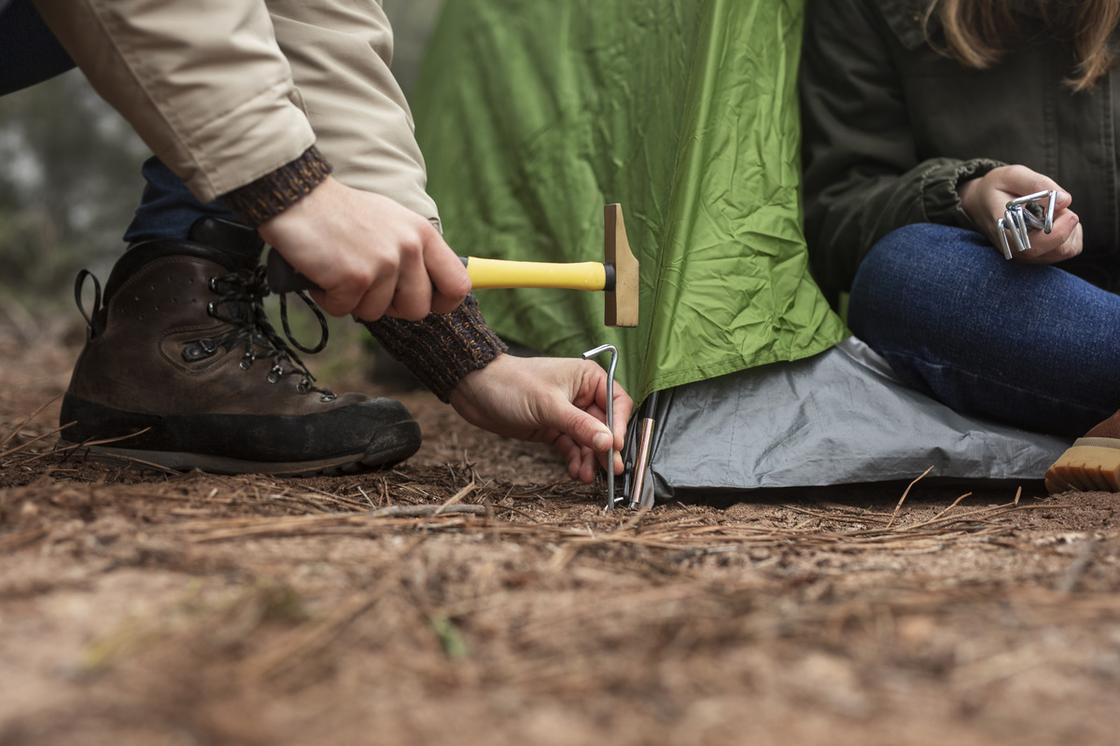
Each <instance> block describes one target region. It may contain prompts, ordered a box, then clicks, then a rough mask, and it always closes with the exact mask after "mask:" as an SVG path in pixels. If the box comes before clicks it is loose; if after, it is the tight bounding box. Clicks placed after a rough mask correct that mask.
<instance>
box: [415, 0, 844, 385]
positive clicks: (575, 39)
mask: <svg viewBox="0 0 1120 746" xmlns="http://www.w3.org/2000/svg"><path fill="white" fill-rule="evenodd" d="M802 14H803V7H802V2H800V0H609V2H606V1H604V0H564V2H556V1H554V0H450V1H449V2H447V3H446V8H445V11H444V14H443V17H442V18H441V20H440V23H439V25H438V27H437V29H436V32H435V34H434V36H433V39H432V41H431V46H430V50H431V51H430V52H429V56H428V58H427V60H426V62H425V65H424V72H423V74H422V76H421V81H420V83H419V85H418V86H417V91H416V95H415V102H414V103H415V113H416V120H417V126H418V136H419V138H420V144H421V147H422V148H423V151H424V153H425V157H426V160H427V163H428V170H429V174H430V189H431V192H432V194H433V195H434V196H435V198H436V200H437V202H438V204H439V206H440V212H441V216H442V219H443V223H444V227H445V230H446V235H447V237H448V240H449V242H450V243H451V245H452V246H453V247H455V248H456V250H457V251H458V252H459V253H460V254H470V255H473V256H483V257H494V258H507V259H527V260H537V261H586V260H595V259H598V260H601V259H602V252H603V205H604V203H607V202H621V203H622V205H623V209H624V211H625V218H626V225H627V229H628V232H629V236H630V242H631V244H632V246H633V248H634V250H635V253H637V254H638V257H639V259H640V260H641V265H642V279H641V304H642V307H641V325H640V327H639V328H637V329H632V330H617V329H607V328H606V327H604V326H603V300H602V295H601V294H597V293H578V292H570V291H556V290H514V291H510V290H486V291H479V293H478V297H479V300H480V302H481V304H482V307H483V309H484V311H485V314H486V318H487V319H488V320H489V322H490V323H491V324H492V325H493V326H494V327H495V328H496V329H497V330H498V331H499V333H501V334H502V335H503V336H505V337H507V338H509V339H513V340H515V341H518V342H521V343H523V344H525V345H528V346H530V347H533V348H536V349H540V350H543V351H547V352H549V353H552V354H557V355H569V356H575V355H578V354H579V353H580V352H582V351H583V350H586V349H588V348H589V347H591V346H593V345H597V344H600V343H603V342H613V343H615V344H617V345H618V346H619V349H620V352H621V356H620V362H619V378H620V380H622V381H623V383H624V384H625V385H626V387H627V388H628V390H629V391H630V392H631V394H633V395H634V396H635V398H636V399H639V400H640V399H642V398H644V397H645V396H646V395H647V394H648V393H650V392H652V391H655V390H660V389H665V388H668V387H672V386H677V385H681V384H686V383H691V382H693V381H698V380H703V379H708V378H714V377H716V376H720V375H723V374H726V373H731V372H734V371H738V370H743V369H745V368H750V367H754V366H758V365H763V364H766V363H773V362H778V361H788V360H797V359H801V358H805V357H808V356H810V355H814V354H816V353H819V352H821V351H823V350H826V349H828V348H829V347H831V346H832V345H833V344H835V343H836V342H838V341H839V340H840V339H842V338H843V337H844V336H845V330H844V326H843V324H842V323H841V321H840V320H839V318H837V317H836V316H835V315H834V314H833V313H832V311H831V310H830V309H829V306H828V304H827V302H826V301H825V299H824V298H823V296H822V295H821V293H820V292H819V291H818V289H817V286H816V285H815V284H814V282H813V280H812V278H811V277H810V275H809V269H808V261H807V253H806V249H805V242H804V238H803V236H802V231H801V221H800V214H799V210H800V205H799V197H798V186H799V174H800V167H799V147H800V138H799V129H798V111H797V98H796V79H797V66H798V55H799V50H800V43H801V27H802Z"/></svg>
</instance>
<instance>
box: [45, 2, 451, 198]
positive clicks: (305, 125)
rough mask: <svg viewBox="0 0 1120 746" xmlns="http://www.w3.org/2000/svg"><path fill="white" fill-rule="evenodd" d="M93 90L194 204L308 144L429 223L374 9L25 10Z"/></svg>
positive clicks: (388, 37)
mask: <svg viewBox="0 0 1120 746" xmlns="http://www.w3.org/2000/svg"><path fill="white" fill-rule="evenodd" d="M36 6H37V7H38V9H39V11H40V13H41V14H42V16H43V18H44V19H45V20H46V22H47V23H48V25H49V26H50V27H51V29H52V31H54V33H55V35H56V36H57V37H58V38H59V40H60V41H61V42H62V44H63V46H65V47H66V49H67V51H69V52H70V55H71V56H72V57H73V58H74V61H75V62H76V63H77V64H78V65H79V66H80V67H81V68H82V70H83V71H84V72H85V74H86V76H87V77H88V78H89V80H90V82H91V83H92V84H93V86H94V88H95V89H97V91H98V93H100V94H101V95H102V96H103V97H104V98H105V99H106V100H108V101H109V102H110V103H111V104H112V105H113V106H114V107H116V109H117V110H118V111H119V112H121V114H122V115H124V117H125V118H126V119H127V120H128V121H129V123H131V124H132V126H133V127H134V128H135V129H136V131H137V133H139V135H140V137H141V138H143V139H144V141H145V142H146V143H147V144H148V146H149V147H150V148H151V149H152V151H153V152H154V153H155V154H156V155H157V156H159V158H160V159H161V160H162V161H163V162H164V163H166V164H167V166H168V167H170V168H171V170H173V171H174V172H175V173H176V174H178V175H179V176H180V177H181V178H182V179H183V181H184V182H186V184H187V186H189V187H190V189H191V191H192V192H193V193H194V194H195V196H196V197H198V198H199V199H200V200H202V201H204V202H208V201H210V200H212V199H215V198H216V197H218V196H221V195H223V194H226V193H228V192H230V191H232V190H234V189H236V188H237V187H240V186H244V185H245V184H248V183H249V182H251V181H254V180H255V179H257V178H259V177H261V176H263V175H265V174H267V173H269V172H271V171H274V170H276V169H277V168H279V167H280V166H283V165H284V164H285V163H288V162H290V161H293V160H295V159H296V158H298V157H299V156H300V155H301V154H302V153H303V152H304V151H305V150H307V148H308V147H310V146H311V145H312V144H317V146H318V148H319V150H320V152H321V153H322V154H323V155H324V156H325V157H326V158H327V160H329V161H330V162H331V163H332V165H333V166H334V168H335V176H336V177H337V178H339V179H340V180H341V181H342V182H343V183H346V184H347V185H349V186H352V187H355V188H358V189H364V190H367V191H371V192H376V193H379V194H382V195H385V196H388V197H391V198H393V199H395V200H397V201H398V202H400V203H401V204H403V205H404V206H406V207H408V208H410V209H412V210H414V211H416V212H418V213H420V214H421V215H423V216H424V217H426V218H429V219H436V218H437V212H436V207H435V204H434V203H433V201H432V199H431V198H430V197H429V196H428V194H427V192H426V191H425V186H426V177H425V170H424V161H423V158H422V156H421V155H420V149H419V148H418V147H417V145H416V140H415V137H414V135H413V123H412V115H411V113H410V112H409V109H408V104H407V103H406V101H405V98H404V95H403V94H402V93H401V90H400V87H399V86H398V85H397V83H396V81H395V80H394V78H393V75H392V73H391V72H390V71H389V62H390V60H391V58H392V53H393V35H392V29H391V28H390V26H389V20H388V19H387V18H386V17H385V12H384V10H383V9H382V7H381V2H380V0H304V1H301V0H192V2H176V1H175V0H36Z"/></svg>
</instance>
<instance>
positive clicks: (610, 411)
mask: <svg viewBox="0 0 1120 746" xmlns="http://www.w3.org/2000/svg"><path fill="white" fill-rule="evenodd" d="M604 352H610V353H611V362H610V365H609V366H608V368H607V428H608V429H609V430H610V431H611V438H612V439H613V438H614V371H615V368H616V366H617V365H618V348H617V347H615V346H614V345H599V346H598V347H596V348H595V349H593V350H588V351H587V352H585V353H583V355H581V357H582V358H583V359H584V360H590V359H591V358H593V357H596V356H598V355H602V354H603V353H604ZM614 454H615V450H614V440H611V450H610V453H609V454H607V510H613V509H614V508H615V507H616V506H617V503H616V502H615V496H614Z"/></svg>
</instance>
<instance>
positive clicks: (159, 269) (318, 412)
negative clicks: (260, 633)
mask: <svg viewBox="0 0 1120 746" xmlns="http://www.w3.org/2000/svg"><path fill="white" fill-rule="evenodd" d="M191 239H192V240H191V241H149V242H145V243H142V244H138V245H136V246H134V247H132V248H131V249H129V250H128V252H127V253H126V254H125V255H124V256H123V257H121V259H120V260H119V261H118V262H117V264H116V266H115V267H114V268H113V271H112V273H111V275H110V276H109V281H108V282H107V283H106V285H105V296H104V304H103V305H102V303H101V298H100V296H101V289H100V286H99V285H98V283H97V280H96V278H93V281H94V289H95V291H96V296H97V297H96V298H95V301H94V309H93V313H92V314H90V315H88V316H86V321H87V323H88V326H89V333H88V339H87V341H86V345H85V348H84V349H83V350H82V354H81V356H80V357H79V358H78V362H77V364H76V365H75V367H74V374H73V377H72V378H71V380H70V388H69V390H68V391H67V392H66V397H65V399H64V400H63V404H62V415H61V418H60V419H61V424H62V425H64V426H66V427H65V429H64V430H63V431H62V433H61V437H62V439H63V440H65V441H68V442H70V443H90V444H91V451H94V452H96V453H98V454H100V455H102V456H106V457H113V456H116V457H121V456H123V457H126V458H131V459H138V460H141V461H147V462H152V463H156V464H160V465H162V466H166V467H170V468H172V469H194V468H197V469H202V470H204V471H210V472H218V473H227V474H231V473H243V472H259V473H270V474H287V475H296V474H316V473H335V472H348V471H356V470H358V469H361V468H372V467H380V466H386V465H389V464H394V463H397V462H400V461H403V460H404V459H406V458H408V457H409V456H411V455H412V454H413V453H415V452H416V450H417V449H418V448H419V447H420V428H419V426H418V425H417V424H416V422H415V421H414V420H413V419H412V417H411V415H410V414H409V412H408V410H407V409H405V407H404V405H402V404H401V403H400V402H397V401H393V400H391V399H371V398H369V397H367V396H363V395H360V394H344V395H342V396H335V395H334V394H333V393H331V392H330V391H327V390H326V389H323V388H320V387H318V386H316V385H315V383H314V381H315V379H314V377H313V376H312V375H311V373H310V371H308V369H307V367H306V366H304V364H303V362H302V361H301V360H300V358H299V356H298V355H297V354H296V353H295V352H294V351H293V350H292V349H291V347H289V346H288V343H287V341H285V340H284V339H282V338H281V337H280V335H278V334H277V333H276V331H275V330H274V329H273V328H272V326H271V325H270V324H269V322H268V320H267V318H266V317H265V313H264V309H263V308H262V305H261V300H262V299H263V298H264V296H265V295H266V294H267V293H268V288H267V285H266V283H265V280H264V271H263V268H260V267H258V261H259V258H260V249H261V243H260V240H259V239H258V238H257V236H256V233H255V232H253V231H251V230H250V229H248V228H244V227H242V226H237V225H234V224H232V223H223V222H220V221H214V220H209V219H207V220H203V221H200V222H199V223H198V224H196V226H195V228H194V229H193V230H192V233H191ZM90 277H92V275H91V274H90V273H89V272H87V271H85V270H83V271H82V272H81V273H80V274H79V275H78V280H77V283H76V286H75V294H76V295H78V304H79V308H81V298H80V293H81V290H82V285H83V284H84V282H85V281H86V280H87V279H88V278H90ZM314 310H315V312H316V314H317V315H318V316H319V320H320V323H321V324H322V327H323V338H322V339H321V340H320V344H319V346H318V348H316V350H307V351H309V352H313V351H317V349H321V348H322V346H323V345H324V344H325V341H326V324H325V320H324V319H323V317H322V314H321V313H320V312H319V310H318V309H317V308H315V309H314ZM82 313H83V315H85V310H84V309H82ZM284 325H285V328H286V327H287V319H286V316H285V324H284ZM289 339H290V337H289ZM297 346H298V345H297ZM301 349H306V348H302V347H301ZM67 423H72V424H69V425H67ZM122 436H127V437H124V439H122V440H114V441H113V442H111V443H97V441H105V440H111V439H116V438H121V437H122Z"/></svg>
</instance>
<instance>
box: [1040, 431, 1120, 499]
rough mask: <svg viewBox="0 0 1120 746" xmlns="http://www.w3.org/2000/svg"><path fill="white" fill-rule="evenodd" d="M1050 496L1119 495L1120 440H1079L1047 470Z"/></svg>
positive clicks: (1047, 486) (1047, 484)
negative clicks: (1071, 493) (1076, 492)
mask: <svg viewBox="0 0 1120 746" xmlns="http://www.w3.org/2000/svg"><path fill="white" fill-rule="evenodd" d="M1046 490H1047V491H1048V492H1049V493H1050V494H1054V493H1057V492H1068V491H1070V490H1079V491H1083V492H1092V491H1096V490H1100V491H1103V492H1120V438H1080V439H1079V440H1077V441H1075V442H1074V444H1073V445H1072V446H1070V448H1069V449H1068V450H1067V451H1066V452H1065V453H1063V454H1062V455H1061V457H1060V458H1059V459H1058V460H1057V461H1055V462H1054V465H1053V466H1051V467H1050V468H1049V469H1048V470H1047V471H1046Z"/></svg>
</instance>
